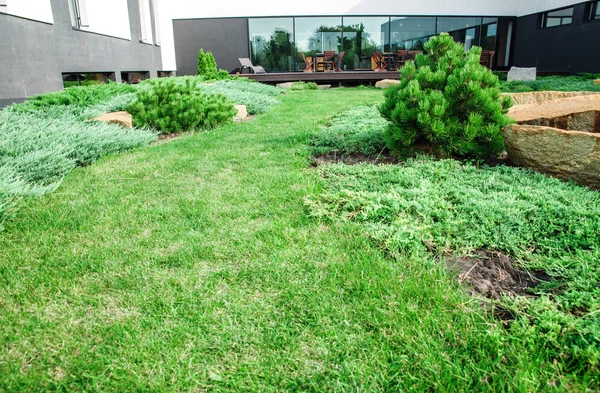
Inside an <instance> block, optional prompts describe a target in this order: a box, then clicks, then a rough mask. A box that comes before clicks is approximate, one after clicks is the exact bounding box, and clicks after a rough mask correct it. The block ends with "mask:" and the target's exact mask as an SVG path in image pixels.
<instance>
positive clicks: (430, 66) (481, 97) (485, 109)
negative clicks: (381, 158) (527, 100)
mask: <svg viewBox="0 0 600 393" xmlns="http://www.w3.org/2000/svg"><path fill="white" fill-rule="evenodd" d="M425 50H426V51H427V54H419V55H418V56H417V57H416V59H415V61H408V62H407V63H406V65H405V66H404V67H402V69H401V70H400V84H398V85H396V86H391V87H389V88H388V89H387V90H386V92H385V102H384V103H383V104H382V105H381V106H380V108H379V109H380V111H381V113H382V115H383V116H384V117H385V118H387V119H388V120H389V121H390V124H389V126H388V129H387V131H386V139H387V143H388V145H389V147H390V148H391V149H394V150H396V151H403V150H406V149H407V148H408V149H410V148H413V147H415V146H417V145H423V144H428V145H430V146H431V147H432V148H433V149H434V150H435V151H436V152H438V153H441V154H443V155H449V154H455V155H459V156H464V157H473V158H484V157H490V156H494V155H497V154H498V153H500V152H502V150H503V149H504V141H503V138H502V133H501V129H502V127H504V126H505V125H507V124H509V123H510V122H511V120H510V118H509V117H508V116H506V113H507V112H508V108H509V107H510V106H511V105H512V102H511V100H510V98H508V97H501V96H500V89H499V82H498V77H497V76H496V75H494V74H493V73H492V71H490V70H489V69H487V68H486V67H484V66H482V65H481V64H480V63H479V61H480V56H481V48H479V47H473V48H471V50H470V51H468V52H465V48H464V45H463V44H461V43H457V42H454V40H453V39H452V37H451V36H450V35H448V34H446V33H442V34H441V35H439V36H436V37H433V38H432V39H430V40H429V41H428V42H427V43H426V44H425Z"/></svg>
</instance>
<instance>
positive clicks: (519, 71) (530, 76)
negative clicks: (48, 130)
mask: <svg viewBox="0 0 600 393" xmlns="http://www.w3.org/2000/svg"><path fill="white" fill-rule="evenodd" d="M536 73H537V68H536V67H511V68H510V71H508V76H507V80H508V81H509V82H510V81H534V80H535V76H536Z"/></svg>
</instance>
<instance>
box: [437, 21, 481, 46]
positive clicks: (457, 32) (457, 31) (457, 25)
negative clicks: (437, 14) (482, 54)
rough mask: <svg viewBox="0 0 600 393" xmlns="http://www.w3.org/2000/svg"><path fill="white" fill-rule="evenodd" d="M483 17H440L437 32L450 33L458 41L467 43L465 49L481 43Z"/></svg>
mask: <svg viewBox="0 0 600 393" xmlns="http://www.w3.org/2000/svg"><path fill="white" fill-rule="evenodd" d="M480 25H481V18H438V21H437V32H438V34H439V33H448V34H450V35H451V36H452V38H454V41H456V42H462V43H463V44H465V50H469V49H471V47H472V46H473V45H479V34H480V31H479V30H480V28H481V26H480Z"/></svg>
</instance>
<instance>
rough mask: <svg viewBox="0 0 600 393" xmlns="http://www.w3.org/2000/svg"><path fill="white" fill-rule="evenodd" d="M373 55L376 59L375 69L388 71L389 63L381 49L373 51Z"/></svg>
mask: <svg viewBox="0 0 600 393" xmlns="http://www.w3.org/2000/svg"><path fill="white" fill-rule="evenodd" d="M371 56H372V57H373V60H375V69H374V70H373V71H375V72H380V71H387V66H388V63H387V61H386V60H385V57H384V56H383V55H382V54H381V52H380V51H378V50H377V51H375V52H373V54H372V55H371Z"/></svg>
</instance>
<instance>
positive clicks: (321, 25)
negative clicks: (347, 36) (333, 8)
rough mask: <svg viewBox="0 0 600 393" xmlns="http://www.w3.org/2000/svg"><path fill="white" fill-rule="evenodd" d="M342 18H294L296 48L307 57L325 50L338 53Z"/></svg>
mask: <svg viewBox="0 0 600 393" xmlns="http://www.w3.org/2000/svg"><path fill="white" fill-rule="evenodd" d="M341 42H342V18H337V17H326V18H296V46H297V47H298V51H300V52H304V53H305V54H306V55H307V56H311V55H313V54H315V53H322V52H323V51H326V50H334V51H336V52H337V51H339V47H340V46H341Z"/></svg>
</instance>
